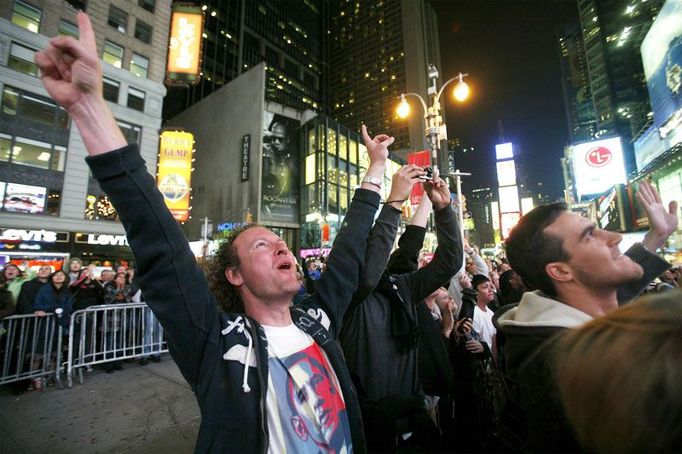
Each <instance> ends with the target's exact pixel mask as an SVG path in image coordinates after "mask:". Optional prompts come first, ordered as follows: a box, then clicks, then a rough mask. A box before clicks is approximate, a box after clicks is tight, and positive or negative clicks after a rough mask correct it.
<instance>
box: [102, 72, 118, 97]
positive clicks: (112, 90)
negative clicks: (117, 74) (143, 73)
mask: <svg viewBox="0 0 682 454" xmlns="http://www.w3.org/2000/svg"><path fill="white" fill-rule="evenodd" d="M102 82H103V84H102V93H103V94H104V99H106V100H107V101H111V102H113V103H118V92H119V89H120V87H121V85H120V84H119V83H118V82H116V81H114V80H111V79H107V78H106V77H105V78H103V80H102Z"/></svg>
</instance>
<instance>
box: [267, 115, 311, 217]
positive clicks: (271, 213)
mask: <svg viewBox="0 0 682 454" xmlns="http://www.w3.org/2000/svg"><path fill="white" fill-rule="evenodd" d="M263 115H264V118H263V173H262V180H261V194H262V196H261V197H262V200H261V219H263V220H265V221H278V222H291V223H297V222H298V216H299V214H298V213H299V208H298V201H299V198H300V196H299V192H300V191H299V181H298V180H299V178H298V175H299V172H298V149H299V128H300V127H301V122H300V121H298V120H295V119H291V118H287V117H285V116H283V115H279V114H275V113H272V112H264V113H263Z"/></svg>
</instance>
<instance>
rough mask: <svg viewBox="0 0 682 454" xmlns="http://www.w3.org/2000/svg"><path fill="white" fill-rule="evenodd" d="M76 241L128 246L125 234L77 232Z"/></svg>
mask: <svg viewBox="0 0 682 454" xmlns="http://www.w3.org/2000/svg"><path fill="white" fill-rule="evenodd" d="M76 243H86V244H99V245H101V246H128V239H127V238H126V236H125V235H107V234H99V233H77V234H76Z"/></svg>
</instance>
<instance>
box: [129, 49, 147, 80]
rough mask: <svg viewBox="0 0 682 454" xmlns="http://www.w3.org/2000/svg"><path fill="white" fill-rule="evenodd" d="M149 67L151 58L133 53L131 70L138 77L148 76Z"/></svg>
mask: <svg viewBox="0 0 682 454" xmlns="http://www.w3.org/2000/svg"><path fill="white" fill-rule="evenodd" d="M148 69H149V59H148V58H147V57H143V56H142V55H138V54H135V53H134V54H133V59H132V60H130V72H131V73H133V74H135V75H136V76H137V77H147V71H148Z"/></svg>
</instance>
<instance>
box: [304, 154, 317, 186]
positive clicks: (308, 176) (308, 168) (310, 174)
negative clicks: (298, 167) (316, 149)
mask: <svg viewBox="0 0 682 454" xmlns="http://www.w3.org/2000/svg"><path fill="white" fill-rule="evenodd" d="M314 181H315V155H314V154H310V155H308V156H306V158H305V184H311V183H313V182H314Z"/></svg>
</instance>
